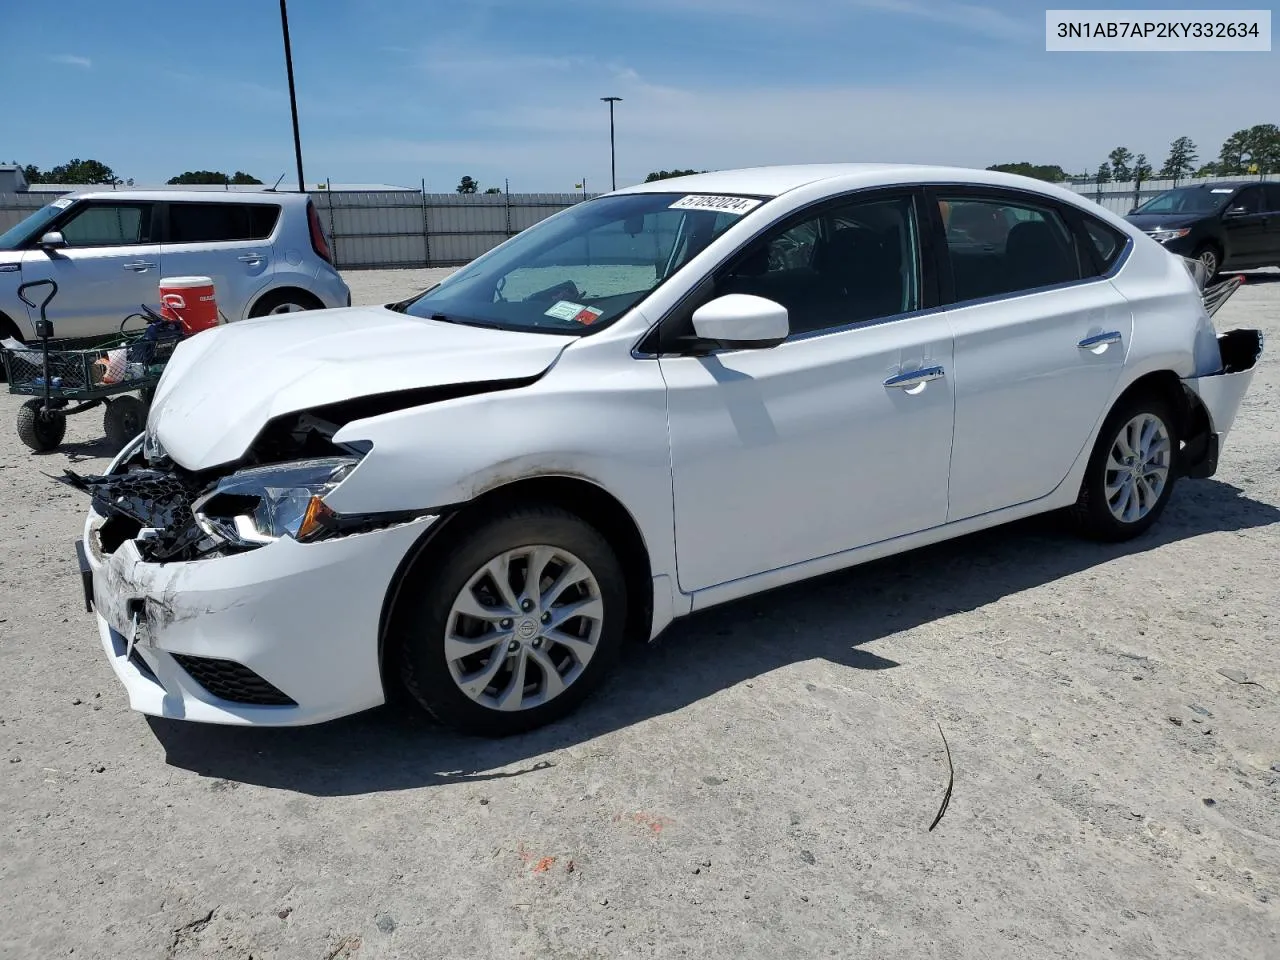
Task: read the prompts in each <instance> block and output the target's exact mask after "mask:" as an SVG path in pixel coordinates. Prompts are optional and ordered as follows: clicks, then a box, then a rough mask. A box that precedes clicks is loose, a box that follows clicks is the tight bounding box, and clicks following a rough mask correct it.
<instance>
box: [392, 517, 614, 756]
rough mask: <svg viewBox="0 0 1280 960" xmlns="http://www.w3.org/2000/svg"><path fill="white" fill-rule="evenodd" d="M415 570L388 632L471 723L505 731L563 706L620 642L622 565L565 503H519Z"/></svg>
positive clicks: (421, 682)
mask: <svg viewBox="0 0 1280 960" xmlns="http://www.w3.org/2000/svg"><path fill="white" fill-rule="evenodd" d="M409 576H410V577H411V582H408V583H406V584H405V586H406V587H409V588H411V589H408V590H404V591H402V593H401V596H402V597H403V598H405V599H403V600H402V601H401V604H400V608H399V609H398V610H397V611H396V615H395V617H394V618H393V621H392V632H391V635H390V637H389V641H390V642H391V643H393V644H395V647H394V648H393V649H395V650H396V651H397V654H398V659H399V666H400V675H401V678H402V680H403V682H404V685H405V687H406V689H407V690H408V691H409V693H410V694H411V695H412V696H413V697H414V699H415V700H417V701H418V703H419V704H421V705H422V706H423V707H424V708H426V710H427V711H428V712H429V713H431V715H432V716H434V717H435V718H436V719H437V720H439V721H441V722H442V723H444V724H447V725H448V726H451V727H454V728H456V729H458V730H461V731H463V732H466V733H473V734H480V735H483V736H506V735H509V734H514V733H520V732H523V731H526V730H532V729H533V728H535V727H539V726H542V725H543V724H546V723H549V722H551V721H553V720H556V719H558V718H560V717H562V716H564V715H565V714H567V713H569V712H570V711H571V710H573V709H574V708H575V707H577V705H578V704H579V703H581V702H582V700H584V699H585V698H586V697H587V696H588V695H589V694H590V693H591V691H592V690H593V689H595V687H596V686H598V685H599V683H600V682H601V681H602V680H603V679H604V677H605V675H606V674H607V673H608V671H609V669H610V667H612V666H613V664H614V662H615V661H616V660H617V658H618V655H619V653H620V652H621V648H622V643H623V637H624V633H625V621H626V617H627V610H626V599H627V592H626V586H625V582H624V578H623V570H622V566H621V564H620V563H619V561H618V559H617V557H616V555H615V554H614V552H613V550H612V548H611V547H610V546H609V544H608V542H607V541H606V540H605V539H604V537H602V536H601V535H600V533H599V532H598V531H597V530H596V529H595V528H594V527H592V526H590V525H589V524H587V523H586V522H585V521H583V520H582V519H580V518H579V517H576V516H574V515H573V514H571V513H568V512H566V511H564V510H561V509H559V508H556V507H549V506H526V507H515V508H510V509H508V510H506V511H504V512H502V513H500V514H499V515H497V516H495V517H492V518H490V519H488V520H486V521H485V522H484V523H483V524H481V525H479V526H477V527H475V528H473V529H472V530H471V531H470V532H469V533H468V534H467V535H465V536H463V537H461V538H457V539H454V540H453V541H452V543H451V544H450V545H448V546H446V547H444V549H443V550H442V551H441V553H440V555H439V556H437V557H435V558H433V560H432V561H430V562H428V563H426V564H423V565H421V566H420V567H419V568H418V569H417V570H415V571H413V572H411V573H410V574H409Z"/></svg>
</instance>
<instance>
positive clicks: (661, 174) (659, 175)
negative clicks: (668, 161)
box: [644, 170, 706, 183]
mask: <svg viewBox="0 0 1280 960" xmlns="http://www.w3.org/2000/svg"><path fill="white" fill-rule="evenodd" d="M695 173H706V171H705V170H655V171H654V172H653V173H651V174H649V175H648V176H647V177H645V178H644V182H645V183H654V182H655V181H657V180H670V179H671V178H672V177H691V176H693V175H694V174H695Z"/></svg>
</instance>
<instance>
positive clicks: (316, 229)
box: [307, 200, 333, 266]
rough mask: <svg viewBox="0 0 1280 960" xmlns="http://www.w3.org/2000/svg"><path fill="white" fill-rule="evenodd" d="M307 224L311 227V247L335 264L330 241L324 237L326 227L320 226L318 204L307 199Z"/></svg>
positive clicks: (327, 261)
mask: <svg viewBox="0 0 1280 960" xmlns="http://www.w3.org/2000/svg"><path fill="white" fill-rule="evenodd" d="M307 226H309V227H310V228H311V249H312V250H314V251H315V252H316V253H317V254H318V255H319V256H321V257H323V258H324V259H325V262H326V263H328V264H329V266H333V255H332V254H331V253H330V252H329V241H328V240H326V239H325V238H324V228H323V227H321V226H320V214H319V213H317V212H316V205H315V204H314V203H312V202H311V201H310V200H308V201H307Z"/></svg>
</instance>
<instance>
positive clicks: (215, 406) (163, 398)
mask: <svg viewBox="0 0 1280 960" xmlns="http://www.w3.org/2000/svg"><path fill="white" fill-rule="evenodd" d="M573 340H574V338H573V337H568V336H559V335H554V334H544V333H512V332H508V331H505V330H493V329H489V328H485V327H472V326H464V325H461V324H454V323H442V322H437V321H431V320H421V319H418V318H416V317H410V316H407V315H405V314H402V313H396V312H395V311H392V310H387V309H385V308H383V307H352V308H347V309H340V310H317V311H309V312H305V313H291V314H287V315H284V316H279V315H277V316H270V317H262V318H260V319H256V320H244V321H241V322H239V323H233V324H229V325H226V326H221V327H216V328H214V329H212V330H206V331H204V332H202V333H198V334H196V335H195V336H194V337H192V338H191V339H190V340H188V341H186V342H185V343H182V344H181V345H179V347H178V348H177V349H176V350H175V351H174V354H173V358H172V359H171V360H170V361H169V364H168V366H167V367H166V368H165V372H164V376H163V377H162V378H161V381H160V384H159V386H158V388H157V390H156V396H155V400H154V402H153V403H152V406H151V413H150V416H149V417H148V423H147V432H148V433H149V434H151V435H152V436H154V438H155V439H157V440H159V442H160V445H161V446H162V447H163V448H164V451H165V452H166V453H167V454H168V455H169V456H170V457H171V458H172V459H173V460H174V461H175V462H176V463H178V464H179V465H181V466H183V467H186V468H187V469H188V470H206V469H208V468H210V467H215V466H220V465H222V464H225V463H230V462H233V461H235V460H237V459H239V458H240V457H241V456H243V455H244V453H245V451H246V450H247V449H248V447H249V444H250V443H252V442H253V439H254V438H255V437H256V436H257V435H258V433H259V431H260V430H261V429H262V427H263V426H264V425H265V424H266V423H267V422H268V421H269V420H271V419H273V418H274V417H278V416H281V415H282V414H286V413H293V412H297V411H302V410H307V409H310V408H312V407H318V406H322V405H324V404H329V403H336V402H338V401H341V400H350V399H353V398H356V397H364V396H370V395H373V394H380V393H392V392H395V391H398V390H411V389H415V388H421V387H434V386H446V385H452V384H461V383H474V382H478V381H479V382H483V381H489V380H509V379H517V378H522V377H532V376H536V375H538V374H540V373H542V372H543V371H544V370H546V369H547V368H548V367H550V366H551V364H552V363H554V362H555V359H556V357H558V356H559V355H560V352H561V351H562V350H563V349H564V348H565V347H566V346H568V345H569V344H570V343H572V342H573Z"/></svg>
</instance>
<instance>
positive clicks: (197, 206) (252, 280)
mask: <svg viewBox="0 0 1280 960" xmlns="http://www.w3.org/2000/svg"><path fill="white" fill-rule="evenodd" d="M279 216H280V207H279V205H278V204H261V203H236V202H231V201H221V202H214V201H210V202H190V201H185V200H184V201H171V202H170V203H169V204H168V221H169V222H168V232H167V233H166V234H165V239H164V243H163V245H162V248H161V254H160V256H161V262H162V263H163V265H164V273H165V276H170V277H172V276H196V277H209V278H210V279H211V280H213V287H214V296H215V297H217V300H218V309H219V310H220V311H221V312H222V313H223V315H224V316H225V317H226V318H227V319H228V320H239V319H241V318H242V317H243V316H244V315H245V312H246V310H247V309H248V304H249V302H250V300H252V299H253V297H254V295H255V294H256V293H257V292H258V291H259V290H261V289H262V287H263V285H264V284H265V283H266V279H265V278H266V274H267V272H268V271H269V270H270V268H271V258H272V246H271V240H270V237H271V233H272V231H273V230H274V229H275V224H276V221H277V220H278V219H279Z"/></svg>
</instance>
